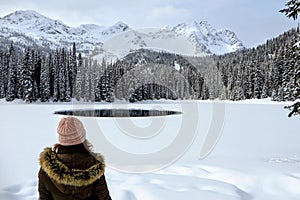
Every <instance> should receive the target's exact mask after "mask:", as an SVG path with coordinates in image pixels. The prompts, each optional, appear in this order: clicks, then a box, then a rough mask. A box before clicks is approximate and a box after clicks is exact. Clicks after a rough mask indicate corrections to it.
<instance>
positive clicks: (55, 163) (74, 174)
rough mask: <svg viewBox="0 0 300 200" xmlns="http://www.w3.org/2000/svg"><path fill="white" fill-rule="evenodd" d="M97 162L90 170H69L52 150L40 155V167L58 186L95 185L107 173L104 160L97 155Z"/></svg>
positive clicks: (49, 149) (45, 150)
mask: <svg viewBox="0 0 300 200" xmlns="http://www.w3.org/2000/svg"><path fill="white" fill-rule="evenodd" d="M95 155H96V159H97V162H96V163H95V164H94V165H92V166H91V167H89V168H88V169H85V170H81V169H69V167H68V166H66V165H65V164H64V163H62V162H61V161H60V160H59V159H58V157H57V154H56V153H55V152H54V151H53V150H52V149H51V148H45V149H44V151H42V152H41V154H40V159H39V161H40V165H41V168H42V170H44V171H45V172H46V174H47V175H48V176H49V177H50V178H51V179H52V180H54V181H55V182H56V183H58V184H63V185H69V186H74V187H81V186H87V185H90V184H92V183H94V182H95V181H96V180H97V179H99V178H100V177H101V176H102V175H103V174H104V172H105V163H104V158H103V156H102V155H100V154H95Z"/></svg>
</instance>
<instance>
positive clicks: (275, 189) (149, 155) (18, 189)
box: [0, 100, 300, 200]
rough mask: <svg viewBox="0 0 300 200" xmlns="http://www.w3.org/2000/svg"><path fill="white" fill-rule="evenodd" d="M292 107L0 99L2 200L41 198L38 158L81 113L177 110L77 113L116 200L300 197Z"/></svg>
mask: <svg viewBox="0 0 300 200" xmlns="http://www.w3.org/2000/svg"><path fill="white" fill-rule="evenodd" d="M288 104H289V103H272V102H270V101H268V100H252V101H242V102H215V101H197V102H190V101H179V102H175V101H153V102H150V101H147V102H143V103H135V104H126V103H122V102H120V103H118V104H106V103H99V104H78V103H73V104H72V103H69V104H65V103H56V104H50V103H49V104H38V103H36V104H23V103H5V102H3V100H0V113H1V115H0V121H1V138H2V140H1V141H2V142H1V146H0V155H1V167H0V173H1V180H0V199H1V200H2V199H3V200H5V199H9V200H14V199H15V200H24V199H37V187H36V186H37V172H38V169H39V165H38V157H39V153H40V152H41V150H42V149H43V148H44V147H47V146H52V145H53V144H55V143H56V142H57V134H56V127H57V124H58V121H59V120H60V118H61V117H63V116H64V115H55V114H53V113H54V112H55V111H64V110H73V109H75V110H76V109H99V110H103V109H144V110H150V109H152V110H155V109H156V110H172V111H178V112H181V113H182V114H176V115H169V116H157V117H153V118H151V117H129V118H118V119H116V118H113V117H106V118H101V119H99V118H91V117H83V116H81V117H79V118H80V119H81V120H82V121H83V122H84V124H85V126H86V129H87V137H88V139H89V140H90V141H91V142H92V143H93V144H94V149H95V151H97V152H101V153H102V154H103V155H104V156H105V158H106V162H107V170H106V178H107V182H108V184H109V190H110V192H111V196H112V198H113V199H114V200H115V199H116V200H118V199H119V200H148V199H149V200H150V199H151V200H153V199H158V200H160V199H161V200H165V199H171V198H172V199H208V200H211V199H222V200H227V199H241V200H245V199H257V200H269V199H272V200H274V199H275V200H277V199H278V200H282V199H287V200H298V199H300V189H299V188H300V145H299V141H300V134H299V133H300V124H299V118H298V117H294V118H288V117H287V114H288V111H287V110H285V109H283V106H284V105H288Z"/></svg>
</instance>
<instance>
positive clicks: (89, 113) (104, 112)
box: [54, 109, 181, 117]
mask: <svg viewBox="0 0 300 200" xmlns="http://www.w3.org/2000/svg"><path fill="white" fill-rule="evenodd" d="M54 114H59V115H72V116H82V117H151V116H166V115H178V114H181V112H178V111H170V110H142V109H87V110H61V111H56V112H54Z"/></svg>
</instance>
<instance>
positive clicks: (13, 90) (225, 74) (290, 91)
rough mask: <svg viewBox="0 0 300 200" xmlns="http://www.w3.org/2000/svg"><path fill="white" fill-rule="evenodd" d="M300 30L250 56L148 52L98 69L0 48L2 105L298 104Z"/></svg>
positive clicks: (77, 56)
mask: <svg viewBox="0 0 300 200" xmlns="http://www.w3.org/2000/svg"><path fill="white" fill-rule="evenodd" d="M299 41H300V30H299V27H298V28H295V29H292V30H289V31H287V32H285V33H283V34H282V35H280V36H278V37H276V38H273V39H271V40H268V41H267V42H266V43H265V44H263V45H260V46H258V47H256V48H252V49H244V50H240V51H237V52H233V53H229V54H225V55H221V56H217V55H211V56H208V57H186V56H182V55H176V54H171V53H167V52H157V51H151V50H146V49H140V50H137V51H134V52H132V53H130V54H128V55H127V56H125V57H124V58H122V59H120V60H116V61H114V62H112V61H106V60H104V59H103V60H102V61H100V62H99V61H97V60H96V59H93V58H92V57H88V56H83V55H82V54H81V53H78V52H76V44H75V43H74V44H73V46H72V47H61V48H58V49H56V50H53V51H45V50H42V49H38V48H35V47H26V48H23V47H20V46H18V45H16V44H14V43H11V44H9V45H4V46H1V48H0V98H5V99H6V100H7V101H13V100H15V99H22V100H24V101H26V102H35V101H41V102H48V101H51V102H52V101H53V102H56V101H60V102H69V101H72V99H74V98H75V99H77V100H79V101H92V102H94V101H96V102H98V101H106V102H113V101H115V100H126V101H129V102H136V101H142V100H148V99H152V100H153V99H161V98H164V99H173V100H176V99H202V100H204V99H216V98H219V99H230V100H243V99H253V98H257V99H261V98H268V97H270V98H271V99H272V100H274V101H291V100H295V99H297V98H299V96H300V63H299V62H300V43H299Z"/></svg>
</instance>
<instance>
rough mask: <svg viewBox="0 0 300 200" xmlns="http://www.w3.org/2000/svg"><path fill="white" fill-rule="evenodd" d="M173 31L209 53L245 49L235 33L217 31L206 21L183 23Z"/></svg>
mask: <svg viewBox="0 0 300 200" xmlns="http://www.w3.org/2000/svg"><path fill="white" fill-rule="evenodd" d="M172 30H173V31H174V32H176V33H179V34H182V35H185V36H186V37H188V38H189V39H190V40H191V41H194V42H195V43H196V44H197V45H198V46H197V48H199V49H201V50H203V51H205V52H207V53H213V54H224V53H228V52H233V51H236V50H238V49H242V48H244V46H243V44H242V42H241V41H240V40H239V39H238V38H237V36H236V35H235V33H234V32H232V31H230V30H227V29H225V30H216V29H214V28H213V27H212V26H211V25H210V24H209V23H208V22H206V21H201V22H196V21H192V22H191V23H182V24H179V25H177V26H175V27H174V28H172Z"/></svg>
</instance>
